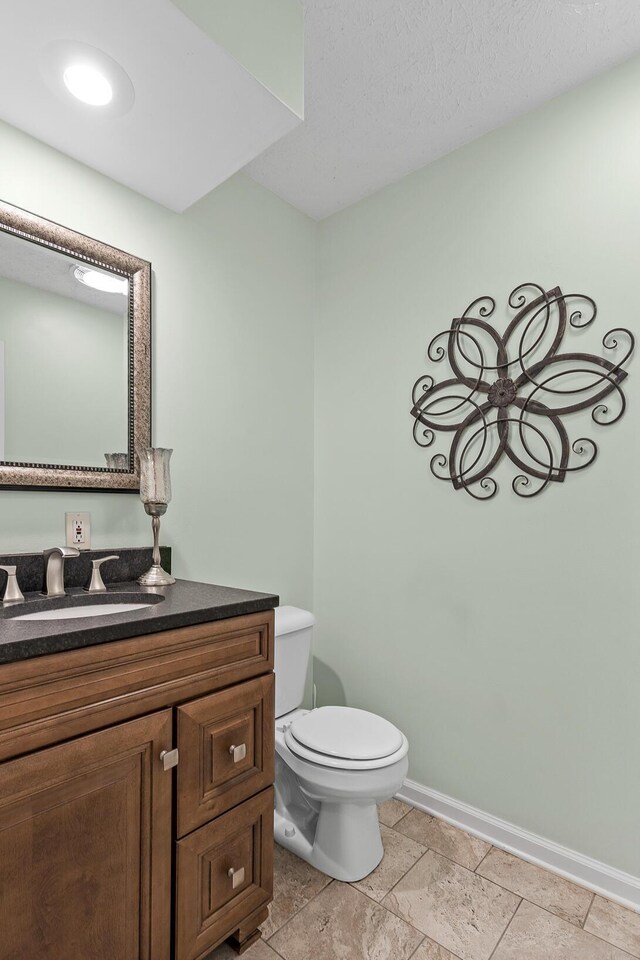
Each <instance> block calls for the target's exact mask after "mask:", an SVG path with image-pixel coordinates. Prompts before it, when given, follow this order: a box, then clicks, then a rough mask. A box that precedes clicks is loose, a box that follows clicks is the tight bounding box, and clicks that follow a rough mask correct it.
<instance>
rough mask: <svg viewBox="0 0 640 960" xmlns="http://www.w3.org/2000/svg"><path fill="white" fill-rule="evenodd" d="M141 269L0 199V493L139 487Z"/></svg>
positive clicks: (145, 368)
mask: <svg viewBox="0 0 640 960" xmlns="http://www.w3.org/2000/svg"><path fill="white" fill-rule="evenodd" d="M150 275H151V265H150V264H149V263H148V262H147V261H144V260H140V259H139V258H137V257H133V256H131V255H130V254H126V253H124V252H123V251H121V250H117V249H116V248H114V247H110V246H108V245H107V244H104V243H100V242H98V241H96V240H93V239H91V238H89V237H86V236H84V235H83V234H78V233H76V232H75V231H72V230H69V229H67V228H65V227H61V226H59V225H58V224H54V223H51V222H50V221H47V220H43V219H42V218H40V217H37V216H35V215H34V214H30V213H27V212H26V211H24V210H20V209H19V208H17V207H12V206H11V205H9V204H7V203H2V202H0V486H2V487H5V488H6V487H40V488H41V487H47V488H54V489H55V488H61V487H62V488H66V489H84V490H86V489H94V490H122V491H127V490H131V491H134V492H135V491H136V490H137V489H139V466H138V463H137V457H136V455H135V451H136V449H137V448H138V447H140V446H144V447H146V446H149V445H150V443H151V422H150Z"/></svg>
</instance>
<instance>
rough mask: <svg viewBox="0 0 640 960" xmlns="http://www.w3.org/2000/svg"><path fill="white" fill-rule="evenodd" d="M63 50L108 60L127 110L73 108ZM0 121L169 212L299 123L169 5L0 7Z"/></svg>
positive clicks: (20, 0)
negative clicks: (128, 92)
mask: <svg viewBox="0 0 640 960" xmlns="http://www.w3.org/2000/svg"><path fill="white" fill-rule="evenodd" d="M61 41H67V42H69V43H71V44H75V45H77V44H89V45H91V46H93V47H97V48H98V49H99V51H101V52H102V53H103V54H106V55H107V57H110V58H111V59H112V60H115V61H116V63H117V64H118V65H119V66H120V67H121V68H122V69H123V70H124V71H125V73H126V74H127V75H128V77H129V78H130V80H131V83H132V85H133V93H134V97H133V103H132V104H131V102H130V100H129V102H126V101H127V98H126V96H125V97H124V98H123V102H121V103H120V104H118V103H117V102H116V99H114V102H113V104H112V105H111V104H110V105H109V106H108V107H105V108H100V107H88V106H86V105H85V104H82V103H80V102H79V101H77V100H74V99H73V98H72V97H71V96H70V95H69V94H68V93H67V92H66V90H65V89H64V87H63V85H62V81H61V78H60V75H61V73H62V69H60V63H59V62H58V58H57V54H56V57H55V58H54V60H55V62H54V61H53V60H51V57H52V55H53V54H52V49H53V47H52V44H54V45H55V44H56V42H57V43H60V42H61ZM0 118H2V119H3V120H6V121H7V122H8V123H11V124H13V125H14V126H16V127H18V128H19V129H21V130H24V131H26V132H27V133H29V134H31V135H32V136H34V137H37V138H38V139H39V140H44V141H45V143H48V144H51V145H52V146H54V147H56V148H57V149H58V150H61V151H62V152H63V153H66V154H68V155H69V156H71V157H75V158H76V159H77V160H81V161H82V162H83V163H86V164H88V165H89V166H91V167H93V168H94V169H96V170H99V171H100V172H101V173H104V174H106V175H107V176H109V177H112V178H113V179H114V180H118V181H119V182H120V183H124V184H126V185H127V186H129V187H132V188H133V189H134V190H137V191H138V192H139V193H142V194H144V195H145V196H147V197H151V198H152V199H153V200H156V201H158V202H159V203H162V204H164V205H165V206H167V207H169V208H171V209H172V210H178V211H181V210H184V209H185V208H186V207H188V206H189V205H190V204H192V203H194V202H195V201H196V200H198V199H199V198H200V197H202V196H203V195H204V194H206V193H208V192H209V191H210V190H212V189H213V188H214V187H216V186H217V185H218V184H219V183H222V181H223V180H226V179H227V178H228V177H230V176H231V175H232V174H233V173H235V172H236V171H237V170H239V169H240V168H242V167H244V166H245V165H246V164H247V163H248V162H249V160H251V159H253V157H256V156H257V155H258V154H259V153H260V152H261V151H263V150H264V149H265V148H266V147H268V146H269V145H270V144H272V143H273V142H274V141H275V140H276V139H277V138H278V137H280V136H282V135H283V134H284V133H287V132H289V131H290V130H291V129H293V127H294V126H296V124H298V123H299V122H300V120H299V118H298V117H297V116H296V115H295V114H294V113H293V112H292V111H291V110H289V108H288V107H286V106H285V104H284V103H282V102H281V101H280V100H279V99H278V98H277V97H275V96H274V95H273V94H272V93H270V92H269V91H268V90H267V89H266V87H264V86H263V85H262V84H260V83H259V82H258V81H257V80H256V79H255V78H254V77H252V76H251V75H250V74H249V73H248V72H247V71H246V70H245V69H244V68H243V67H242V66H241V65H240V64H239V63H238V62H237V61H236V60H234V59H233V57H231V55H230V54H228V53H227V52H226V51H225V50H224V49H223V48H222V47H221V46H219V45H218V44H216V43H214V41H213V40H211V39H210V38H209V37H208V36H207V35H206V34H205V33H204V32H203V31H202V30H200V29H199V27H197V26H196V25H195V24H194V23H193V22H192V21H191V20H190V19H189V18H188V17H187V16H185V14H183V13H182V12H181V11H180V10H178V9H177V7H175V6H174V4H173V3H172V2H171V0H108V2H105V0H64V2H61V0H58V2H55V0H1V2H0Z"/></svg>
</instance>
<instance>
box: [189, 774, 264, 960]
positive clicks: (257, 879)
mask: <svg viewBox="0 0 640 960" xmlns="http://www.w3.org/2000/svg"><path fill="white" fill-rule="evenodd" d="M176 847H177V857H176V871H177V895H176V960H200V958H201V957H206V956H207V954H208V952H209V951H210V950H212V949H213V948H214V947H215V946H216V945H217V944H218V943H220V942H221V941H222V940H224V939H226V937H228V936H230V935H231V934H232V933H233V932H234V931H235V930H236V929H237V928H238V927H239V926H240V925H241V924H242V921H243V920H244V918H245V917H247V916H249V914H251V913H253V912H254V911H255V910H258V909H260V908H261V907H264V906H266V905H267V904H268V903H269V901H270V900H271V898H272V896H273V788H272V787H270V788H269V789H268V790H264V791H263V792H262V793H260V794H258V796H257V797H252V798H251V799H250V800H246V801H245V802H244V803H243V804H241V805H240V806H238V807H235V808H234V809H233V810H231V811H229V813H225V814H224V815H223V816H221V817H218V819H217V820H214V821H213V822H212V823H208V824H207V825H206V826H204V827H201V828H200V829H199V830H196V831H195V832H194V833H192V834H191V835H190V836H188V837H185V838H184V839H183V840H179V841H178V843H177V844H176Z"/></svg>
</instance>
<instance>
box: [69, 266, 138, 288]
mask: <svg viewBox="0 0 640 960" xmlns="http://www.w3.org/2000/svg"><path fill="white" fill-rule="evenodd" d="M73 275H74V277H75V278H76V280H79V281H80V283H84V284H85V286H87V287H92V288H93V289H94V290H101V291H102V292H103V293H122V294H126V293H128V291H129V281H128V280H127V278H126V277H116V276H114V274H112V273H104V271H102V270H94V269H92V268H91V267H80V266H78V267H74V269H73Z"/></svg>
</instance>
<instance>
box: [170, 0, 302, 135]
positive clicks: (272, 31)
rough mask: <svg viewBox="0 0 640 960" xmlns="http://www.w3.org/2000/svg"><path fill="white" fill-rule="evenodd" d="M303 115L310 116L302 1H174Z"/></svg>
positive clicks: (280, 98)
mask: <svg viewBox="0 0 640 960" xmlns="http://www.w3.org/2000/svg"><path fill="white" fill-rule="evenodd" d="M173 3H174V4H175V5H176V7H179V8H180V9H181V10H182V12H183V13H185V14H186V15H187V16H188V17H189V18H190V19H191V20H193V22H194V23H197V24H198V26H199V27H200V29H201V30H204V32H205V33H207V34H208V35H209V36H210V37H212V38H213V39H214V40H215V41H216V42H217V43H219V44H220V45H221V46H222V47H224V48H225V49H226V50H227V52H228V53H230V54H231V55H232V56H233V57H235V59H236V60H237V61H238V62H239V63H241V64H242V66H243V67H244V68H245V70H248V71H249V73H250V74H251V75H252V76H254V77H255V78H256V80H258V81H259V82H260V83H262V84H263V86H265V87H267V89H268V90H270V91H271V92H272V93H273V94H275V96H276V97H278V99H279V100H282V102H283V103H285V104H286V105H287V106H288V107H289V108H290V109H291V110H293V111H294V113H297V114H298V116H299V117H302V116H303V115H304V9H303V6H302V4H301V3H300V0H269V2H268V3H265V0H173Z"/></svg>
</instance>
